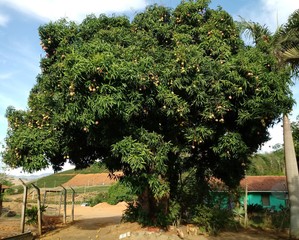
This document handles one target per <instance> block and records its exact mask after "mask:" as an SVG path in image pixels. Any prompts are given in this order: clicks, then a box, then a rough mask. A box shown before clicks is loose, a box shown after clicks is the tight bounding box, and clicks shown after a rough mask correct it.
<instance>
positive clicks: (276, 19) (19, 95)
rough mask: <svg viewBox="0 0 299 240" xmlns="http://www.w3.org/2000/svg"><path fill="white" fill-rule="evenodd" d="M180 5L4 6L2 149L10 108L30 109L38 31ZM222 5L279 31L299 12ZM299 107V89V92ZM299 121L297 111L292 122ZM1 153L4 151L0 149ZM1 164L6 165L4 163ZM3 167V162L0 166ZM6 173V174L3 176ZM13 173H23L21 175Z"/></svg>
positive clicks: (93, 0) (144, 0)
mask: <svg viewBox="0 0 299 240" xmlns="http://www.w3.org/2000/svg"><path fill="white" fill-rule="evenodd" d="M179 2H180V1H179V0H158V1H157V0H109V1H107V0H84V1H74V0H42V1H41V0H0V145H2V144H3V143H4V138H5V136H6V131H7V120H6V118H5V111H6V108H7V107H8V106H14V107H15V108H17V109H26V107H27V98H28V96H29V92H30V89H31V88H32V87H33V86H34V84H35V80H36V76H37V74H38V73H39V72H40V69H39V61H40V57H41V56H42V55H43V54H44V53H43V51H42V49H41V47H40V45H39V42H40V40H39V36H38V31H37V29H38V27H39V26H40V25H42V24H45V23H47V22H49V21H55V20H57V19H59V18H62V17H67V18H68V19H69V20H74V21H77V22H80V21H81V20H82V19H83V18H84V17H85V16H86V15H87V14H90V13H94V14H96V15H98V14H100V13H107V14H111V13H116V14H125V15H129V16H132V15H133V14H134V13H136V12H138V11H142V10H143V9H144V8H145V6H146V5H149V4H153V3H157V4H161V5H166V6H169V7H175V6H176V5H177V4H178V3H179ZM218 5H221V6H222V8H223V9H224V10H226V11H227V12H229V13H230V14H231V15H232V16H233V17H234V18H235V19H236V20H238V19H239V16H242V17H243V18H245V19H246V20H252V21H255V22H259V23H261V24H266V25H267V26H268V27H269V29H270V30H272V31H274V30H275V29H276V28H277V25H278V24H283V23H285V22H286V20H287V17H288V16H289V15H290V14H291V13H292V12H293V11H294V10H296V9H299V1H298V0H284V1H282V0H251V1H248V0H215V1H212V2H211V5H210V6H211V7H212V8H215V7H217V6H218ZM293 92H294V95H295V97H296V100H297V101H298V102H299V84H298V80H297V84H296V85H295V86H294V87H293ZM297 115H299V111H298V107H297V106H294V112H293V116H292V117H291V119H292V120H295V117H296V116H297ZM280 125H281V124H278V125H277V126H275V127H274V128H273V129H271V130H270V132H271V136H272V138H273V139H272V140H271V141H270V142H268V143H266V144H265V146H264V148H263V150H264V151H269V150H271V146H273V145H274V144H275V143H282V128H281V126H280ZM0 150H1V148H0ZM0 161H1V159H0ZM0 166H1V162H0ZM1 171H2V170H1V169H0V172H1ZM12 173H14V174H17V173H20V170H17V171H13V172H12Z"/></svg>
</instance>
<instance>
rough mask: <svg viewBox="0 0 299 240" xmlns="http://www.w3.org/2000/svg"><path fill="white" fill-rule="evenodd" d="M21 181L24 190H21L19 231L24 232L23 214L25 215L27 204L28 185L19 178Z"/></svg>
mask: <svg viewBox="0 0 299 240" xmlns="http://www.w3.org/2000/svg"><path fill="white" fill-rule="evenodd" d="M19 180H20V181H21V183H22V185H23V188H24V192H23V202H22V217H21V233H24V231H25V217H26V216H25V215H26V205H27V195H28V186H27V185H26V184H25V183H24V182H23V180H22V179H21V178H19Z"/></svg>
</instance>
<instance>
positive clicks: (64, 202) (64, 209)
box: [60, 185, 67, 223]
mask: <svg viewBox="0 0 299 240" xmlns="http://www.w3.org/2000/svg"><path fill="white" fill-rule="evenodd" d="M60 187H62V188H63V193H64V198H63V223H66V194H67V192H66V189H65V187H64V186H62V185H60Z"/></svg>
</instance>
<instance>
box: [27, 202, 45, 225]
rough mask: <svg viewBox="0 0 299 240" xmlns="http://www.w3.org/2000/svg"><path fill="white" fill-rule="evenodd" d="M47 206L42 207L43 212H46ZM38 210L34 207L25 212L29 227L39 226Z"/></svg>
mask: <svg viewBox="0 0 299 240" xmlns="http://www.w3.org/2000/svg"><path fill="white" fill-rule="evenodd" d="M46 208H47V206H44V205H42V206H41V212H42V213H43V212H45V211H46ZM37 214H38V209H37V206H32V207H31V208H27V209H26V211H25V216H26V217H27V221H26V223H27V224H29V225H34V224H37V221H38V216H37Z"/></svg>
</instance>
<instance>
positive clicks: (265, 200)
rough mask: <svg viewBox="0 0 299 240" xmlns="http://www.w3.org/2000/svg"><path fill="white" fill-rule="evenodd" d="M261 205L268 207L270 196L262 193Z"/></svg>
mask: <svg viewBox="0 0 299 240" xmlns="http://www.w3.org/2000/svg"><path fill="white" fill-rule="evenodd" d="M262 204H263V206H264V207H268V206H270V194H269V193H262Z"/></svg>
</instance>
